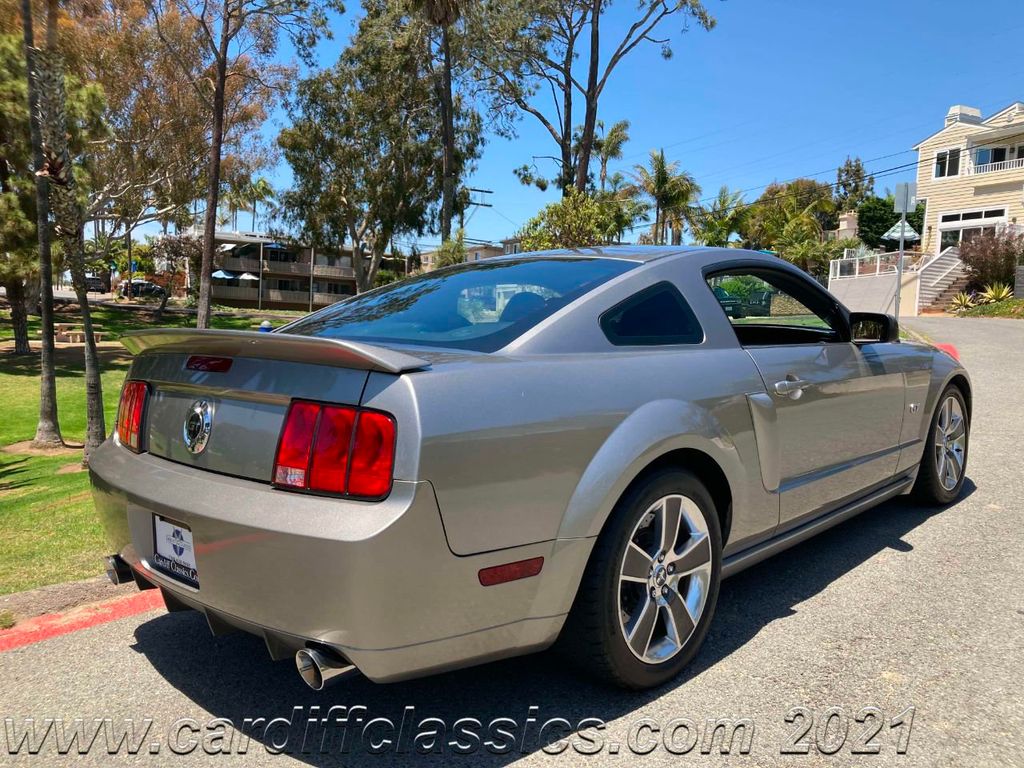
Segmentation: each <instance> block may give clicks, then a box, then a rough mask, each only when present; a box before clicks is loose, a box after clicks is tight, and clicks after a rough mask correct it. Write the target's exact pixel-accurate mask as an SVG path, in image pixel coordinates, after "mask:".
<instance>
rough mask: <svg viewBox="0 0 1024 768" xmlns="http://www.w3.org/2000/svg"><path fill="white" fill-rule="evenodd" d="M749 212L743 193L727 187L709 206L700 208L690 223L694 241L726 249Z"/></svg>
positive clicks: (721, 189)
mask: <svg viewBox="0 0 1024 768" xmlns="http://www.w3.org/2000/svg"><path fill="white" fill-rule="evenodd" d="M748 210H749V208H748V206H747V205H745V204H744V202H743V194H742V193H741V192H730V191H729V188H728V187H727V186H724V185H723V186H722V187H721V188H720V189H719V190H718V196H717V197H716V198H715V199H714V200H713V201H712V202H711V205H708V206H703V205H702V206H698V207H697V208H696V210H695V211H694V214H693V217H692V219H691V221H690V228H691V231H692V232H693V239H694V241H696V242H698V243H700V244H701V245H710V246H717V247H719V248H724V247H726V246H728V245H729V242H730V240H731V239H732V236H733V235H735V234H739V232H740V230H741V229H742V228H743V221H744V219H745V217H746V215H747V211H748Z"/></svg>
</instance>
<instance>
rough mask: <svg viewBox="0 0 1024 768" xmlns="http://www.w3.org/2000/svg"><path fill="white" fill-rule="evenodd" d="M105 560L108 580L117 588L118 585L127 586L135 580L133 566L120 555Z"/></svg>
mask: <svg viewBox="0 0 1024 768" xmlns="http://www.w3.org/2000/svg"><path fill="white" fill-rule="evenodd" d="M104 560H105V561H106V567H105V569H104V570H106V572H107V578H108V579H109V580H110V583H111V584H113V585H115V586H117V585H118V584H125V583H127V582H129V581H132V580H133V578H134V576H133V574H132V569H131V566H130V565H128V563H126V562H125V561H124V559H123V558H122V557H121V556H120V555H110V556H109V557H106V558H104Z"/></svg>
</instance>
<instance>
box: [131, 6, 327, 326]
mask: <svg viewBox="0 0 1024 768" xmlns="http://www.w3.org/2000/svg"><path fill="white" fill-rule="evenodd" d="M146 1H147V4H148V5H149V8H150V12H151V13H152V14H153V18H154V21H155V23H156V25H157V32H158V34H159V36H160V39H161V40H162V41H163V42H164V44H165V45H167V47H168V50H170V51H171V52H172V53H173V55H174V57H175V59H176V60H177V61H178V63H179V67H180V70H181V74H183V75H184V76H186V77H189V78H191V77H192V76H193V72H194V68H193V66H192V64H191V62H193V61H194V58H195V55H196V51H194V50H182V49H181V48H180V47H178V43H177V42H176V41H174V40H172V39H171V38H170V37H169V36H168V35H167V34H166V32H165V30H166V27H167V25H168V23H170V22H171V21H172V20H176V19H178V18H185V19H187V20H188V21H189V22H190V23H192V24H194V25H195V27H196V29H197V30H198V38H199V41H200V46H201V47H200V50H199V55H200V56H201V57H202V58H203V60H204V61H206V62H208V64H209V68H210V72H209V73H207V74H205V75H204V77H202V78H200V79H197V80H193V81H191V82H192V84H193V87H194V88H195V91H196V93H197V94H198V95H199V97H200V98H201V99H202V100H203V102H204V104H205V105H206V107H207V109H208V110H209V115H210V118H211V119H210V123H211V126H210V144H209V153H208V161H207V169H206V213H205V218H204V222H203V260H202V265H201V269H200V274H199V302H198V307H197V316H196V326H197V327H198V328H207V327H208V326H209V324H210V275H211V272H212V270H213V253H214V248H215V243H214V238H215V236H216V232H217V204H218V201H219V199H220V186H221V153H222V148H223V143H224V135H225V115H226V111H227V100H228V78H229V77H232V78H238V79H239V80H243V81H244V80H251V81H252V82H253V83H255V84H256V85H257V86H259V87H267V86H269V87H270V88H271V89H272V90H280V88H281V87H283V84H284V83H283V80H284V78H285V77H286V75H287V71H286V68H282V67H280V66H278V65H274V64H273V62H272V59H273V56H274V54H275V53H276V51H277V46H278V42H279V38H280V37H281V36H282V35H285V36H287V37H288V38H289V39H290V41H291V43H292V44H293V45H294V46H295V49H296V50H297V51H298V53H299V55H300V56H301V57H302V58H303V59H304V60H305V61H306V63H308V64H310V65H312V63H313V47H314V46H315V45H316V43H317V41H318V40H319V39H320V38H321V37H330V30H329V29H328V27H327V13H326V12H327V10H334V11H337V12H339V13H340V12H342V11H343V10H344V5H343V4H342V2H341V0H322V2H320V3H316V2H310V0H221V1H220V2H210V0H146ZM211 83H212V89H211V88H210V87H209V86H210V84H211ZM211 90H212V92H211Z"/></svg>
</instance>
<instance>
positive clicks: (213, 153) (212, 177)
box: [196, 13, 230, 328]
mask: <svg viewBox="0 0 1024 768" xmlns="http://www.w3.org/2000/svg"><path fill="white" fill-rule="evenodd" d="M229 23H230V22H229V16H228V14H227V13H224V14H223V17H222V21H221V30H220V45H219V48H218V52H217V75H216V80H215V82H214V89H213V135H212V137H211V140H210V158H209V162H208V165H207V173H206V176H207V178H206V219H205V220H204V222H203V260H202V263H201V264H200V269H199V304H198V306H197V307H196V328H209V327H210V275H211V273H212V272H213V251H214V248H216V243H214V238H215V237H216V235H217V202H218V200H219V198H220V153H221V147H222V145H223V144H224V91H225V88H226V82H227V72H228V32H229V28H228V25H229Z"/></svg>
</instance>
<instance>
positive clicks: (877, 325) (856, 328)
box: [850, 312, 900, 343]
mask: <svg viewBox="0 0 1024 768" xmlns="http://www.w3.org/2000/svg"><path fill="white" fill-rule="evenodd" d="M850 338H851V339H852V341H854V342H855V343H860V342H890V341H899V340H900V324H899V321H898V320H897V319H896V318H895V317H894V316H893V315H884V314H882V313H881V312H851V313H850Z"/></svg>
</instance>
